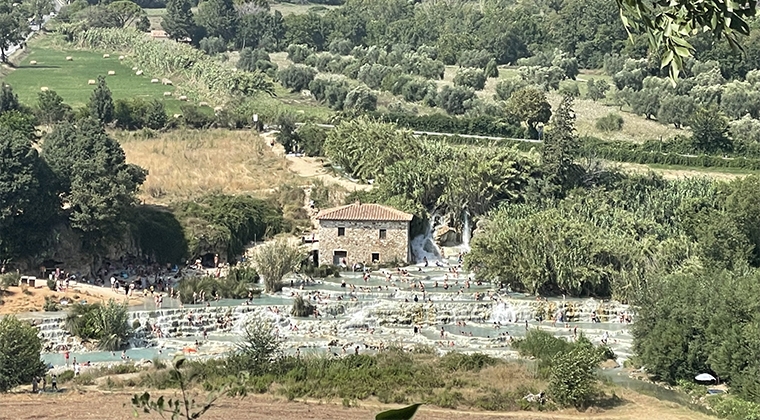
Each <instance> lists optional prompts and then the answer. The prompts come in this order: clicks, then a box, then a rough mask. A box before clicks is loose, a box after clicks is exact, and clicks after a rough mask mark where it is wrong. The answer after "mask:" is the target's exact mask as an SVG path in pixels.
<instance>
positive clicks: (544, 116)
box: [506, 86, 552, 138]
mask: <svg viewBox="0 0 760 420" xmlns="http://www.w3.org/2000/svg"><path fill="white" fill-rule="evenodd" d="M506 108H507V113H508V114H510V115H512V116H514V117H515V118H516V119H517V120H518V121H523V122H525V124H526V125H527V126H528V130H529V132H530V133H531V137H532V138H535V137H537V134H538V131H537V130H536V126H537V125H538V123H547V122H549V118H551V116H552V107H551V105H549V102H547V100H546V94H545V93H544V92H543V91H541V90H539V89H536V88H534V87H532V86H529V87H526V88H523V89H520V90H518V91H517V92H514V93H513V94H512V95H511V96H510V97H509V100H507V106H506Z"/></svg>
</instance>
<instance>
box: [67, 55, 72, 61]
mask: <svg viewBox="0 0 760 420" xmlns="http://www.w3.org/2000/svg"><path fill="white" fill-rule="evenodd" d="M66 61H74V57H72V56H70V55H69V56H66Z"/></svg>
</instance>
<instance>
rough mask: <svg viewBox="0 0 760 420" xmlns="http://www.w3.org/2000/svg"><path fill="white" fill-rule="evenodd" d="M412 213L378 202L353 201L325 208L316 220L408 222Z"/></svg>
mask: <svg viewBox="0 0 760 420" xmlns="http://www.w3.org/2000/svg"><path fill="white" fill-rule="evenodd" d="M412 217H414V216H413V215H411V214H409V213H404V212H403V211H400V210H396V209H394V208H391V207H386V206H381V205H380V204H361V203H354V204H349V205H347V206H342V207H335V208H332V209H325V210H322V211H320V212H319V214H317V219H318V220H382V221H392V222H408V221H410V220H412Z"/></svg>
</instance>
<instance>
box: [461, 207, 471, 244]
mask: <svg viewBox="0 0 760 420" xmlns="http://www.w3.org/2000/svg"><path fill="white" fill-rule="evenodd" d="M463 217H464V226H462V248H463V251H464V252H470V237H471V236H472V228H471V227H470V214H469V213H467V212H464V216H463Z"/></svg>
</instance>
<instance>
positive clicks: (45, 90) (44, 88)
mask: <svg viewBox="0 0 760 420" xmlns="http://www.w3.org/2000/svg"><path fill="white" fill-rule="evenodd" d="M40 90H41V91H43V92H47V91H48V87H47V86H43V87H41V88H40Z"/></svg>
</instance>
